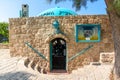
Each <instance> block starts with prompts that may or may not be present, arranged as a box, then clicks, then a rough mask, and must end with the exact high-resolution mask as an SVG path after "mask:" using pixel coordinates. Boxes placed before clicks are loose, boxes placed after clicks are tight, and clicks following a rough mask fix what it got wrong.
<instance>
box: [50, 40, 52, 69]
mask: <svg viewBox="0 0 120 80" xmlns="http://www.w3.org/2000/svg"><path fill="white" fill-rule="evenodd" d="M50 70H52V43H51V42H50Z"/></svg>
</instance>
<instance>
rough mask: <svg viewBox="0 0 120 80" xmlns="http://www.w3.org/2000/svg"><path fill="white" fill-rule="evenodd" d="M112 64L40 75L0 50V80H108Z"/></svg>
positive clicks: (21, 60) (4, 50) (20, 60)
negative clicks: (69, 72) (66, 72)
mask: <svg viewBox="0 0 120 80" xmlns="http://www.w3.org/2000/svg"><path fill="white" fill-rule="evenodd" d="M112 67H113V65H112V64H108V65H107V64H102V65H87V66H84V67H83V68H79V69H77V70H73V71H72V73H71V74H65V73H62V74H56V75H55V74H40V73H39V72H37V71H36V70H33V69H32V68H26V67H25V66H24V58H22V57H12V58H11V57H10V55H9V49H0V80H109V74H110V71H111V69H112Z"/></svg>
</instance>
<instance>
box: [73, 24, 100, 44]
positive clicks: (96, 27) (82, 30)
mask: <svg viewBox="0 0 120 80" xmlns="http://www.w3.org/2000/svg"><path fill="white" fill-rule="evenodd" d="M75 32H76V42H100V34H101V30H100V24H77V25H76V27H75Z"/></svg>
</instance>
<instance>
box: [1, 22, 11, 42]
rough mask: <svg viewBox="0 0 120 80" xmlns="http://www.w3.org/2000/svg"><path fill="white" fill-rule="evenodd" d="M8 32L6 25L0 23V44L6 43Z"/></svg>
mask: <svg viewBox="0 0 120 80" xmlns="http://www.w3.org/2000/svg"><path fill="white" fill-rule="evenodd" d="M8 37H9V31H8V23H6V22H0V42H6V41H7V42H8Z"/></svg>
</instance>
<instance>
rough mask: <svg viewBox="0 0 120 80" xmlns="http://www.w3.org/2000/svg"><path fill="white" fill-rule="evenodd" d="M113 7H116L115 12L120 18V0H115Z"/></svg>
mask: <svg viewBox="0 0 120 80" xmlns="http://www.w3.org/2000/svg"><path fill="white" fill-rule="evenodd" d="M113 7H114V9H115V12H116V13H117V15H119V16H120V0H114V2H113Z"/></svg>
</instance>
